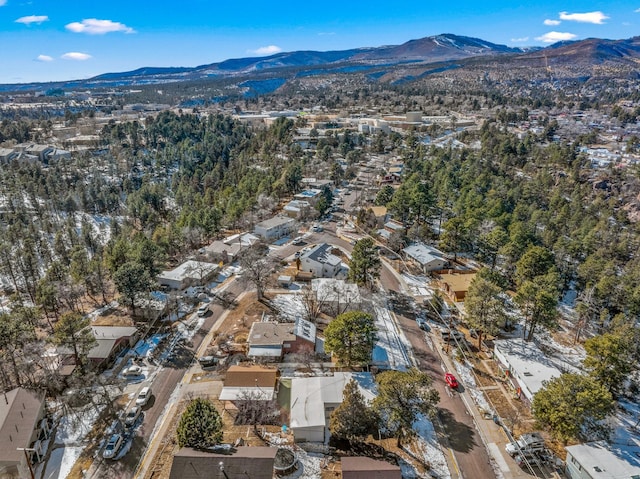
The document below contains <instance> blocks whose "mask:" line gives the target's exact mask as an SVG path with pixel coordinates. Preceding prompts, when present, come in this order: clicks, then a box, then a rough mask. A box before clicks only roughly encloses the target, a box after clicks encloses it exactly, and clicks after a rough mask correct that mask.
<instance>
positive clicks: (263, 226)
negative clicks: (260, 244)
mask: <svg viewBox="0 0 640 479" xmlns="http://www.w3.org/2000/svg"><path fill="white" fill-rule="evenodd" d="M295 224H296V221H295V220H294V219H293V218H289V217H287V216H282V215H277V216H274V217H273V218H269V219H268V220H264V221H261V222H260V223H258V224H257V225H256V226H255V227H254V230H253V232H254V233H255V234H256V235H258V236H260V237H261V238H264V239H265V240H266V241H275V240H277V239H280V238H282V237H283V236H287V235H289V234H291V232H293V230H294V228H295Z"/></svg>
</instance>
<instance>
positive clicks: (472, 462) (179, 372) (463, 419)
mask: <svg viewBox="0 0 640 479" xmlns="http://www.w3.org/2000/svg"><path fill="white" fill-rule="evenodd" d="M323 226H324V231H323V232H319V233H311V234H309V235H307V236H306V238H305V244H302V245H298V246H295V245H292V244H290V243H289V244H286V245H284V246H281V247H278V248H276V249H274V250H272V251H271V255H272V256H273V257H274V258H278V259H284V258H287V257H289V256H291V255H293V254H294V253H295V252H296V251H299V250H301V249H302V248H303V247H305V246H306V245H309V244H316V243H321V242H327V243H330V244H334V245H336V246H339V247H341V248H342V249H344V250H346V251H348V252H350V251H351V250H352V248H353V246H352V245H351V244H350V242H348V241H345V240H343V239H341V238H339V237H337V236H336V234H335V228H336V224H335V222H330V223H324V224H323ZM380 284H381V285H382V287H383V288H384V289H385V290H386V291H389V292H395V294H394V298H396V299H395V300H394V301H393V305H394V312H395V314H396V317H397V318H398V326H399V327H400V328H401V329H402V330H403V332H404V334H405V336H406V337H407V338H408V339H409V341H410V343H411V346H412V348H413V352H414V355H415V357H416V359H417V361H418V365H419V368H420V369H421V370H422V371H425V372H427V373H429V374H430V375H431V376H432V377H433V378H434V387H435V388H436V390H437V391H438V392H439V394H440V403H439V405H438V406H439V409H440V412H439V415H438V416H439V420H440V423H441V424H442V431H441V433H442V434H441V436H442V435H443V436H444V438H443V437H441V438H440V439H441V440H442V439H444V445H445V446H447V447H449V448H450V450H451V452H452V453H453V455H454V456H455V462H456V463H457V465H458V467H459V471H451V472H452V476H453V477H463V478H475V477H478V478H480V477H481V478H491V477H495V474H494V472H493V470H492V468H491V467H490V465H489V457H488V455H487V451H486V449H485V448H484V446H483V444H482V442H481V440H480V438H479V436H478V434H477V432H476V430H475V427H474V424H473V418H472V416H470V415H469V413H468V412H467V410H466V408H465V405H464V403H463V402H462V399H461V398H460V397H459V395H458V394H457V393H455V392H453V393H452V392H451V391H450V389H449V388H448V387H447V386H446V384H445V383H444V379H443V375H444V371H443V370H442V367H441V365H440V364H441V363H440V359H439V357H438V354H437V352H436V351H434V350H432V349H431V348H430V347H429V346H428V345H427V342H426V341H425V333H424V332H423V331H422V330H420V329H419V328H418V326H417V323H416V321H415V316H414V314H415V306H412V305H411V303H410V302H408V298H406V297H403V295H402V293H401V288H400V285H399V283H398V280H397V278H396V276H395V275H394V274H393V273H392V272H391V271H390V270H389V268H388V266H387V265H386V264H385V263H384V262H383V267H382V270H381V276H380ZM244 289H245V286H244V285H243V284H241V281H238V280H237V279H235V278H234V279H232V281H231V283H230V284H229V285H228V286H227V288H226V292H227V293H226V294H227V295H228V297H229V298H230V299H233V298H236V297H237V296H238V295H239V294H240V293H241V292H242V291H244ZM210 310H211V312H210V313H209V314H208V316H207V317H206V319H205V322H204V324H203V326H202V327H201V328H200V330H199V331H198V332H197V333H196V334H195V335H194V337H193V340H192V341H191V343H190V344H188V345H184V344H181V345H178V346H177V347H176V350H175V354H174V357H173V359H172V360H170V361H169V362H168V363H167V364H165V365H164V366H163V367H162V368H161V369H160V370H159V371H158V373H157V375H156V376H155V379H154V380H153V384H152V391H153V397H152V399H151V401H150V402H149V403H148V404H147V406H145V407H144V413H145V415H144V420H143V422H142V424H141V425H140V426H139V427H138V429H137V431H136V437H135V439H134V441H133V444H132V447H131V450H130V451H129V452H128V453H127V455H126V456H125V457H123V458H122V459H121V460H119V461H112V460H105V459H102V458H100V459H98V461H99V462H98V464H97V469H96V470H95V472H94V473H93V474H92V475H91V477H93V478H119V479H130V478H132V477H133V474H134V472H135V470H136V467H137V465H138V462H139V461H140V458H142V457H143V455H144V451H145V449H146V447H147V444H148V442H149V438H150V436H151V433H152V431H153V429H154V427H155V425H156V423H157V422H158V420H159V419H160V417H161V414H162V412H163V411H164V409H165V406H166V405H167V403H168V402H169V398H170V396H171V394H172V393H173V392H174V390H175V388H176V386H177V384H178V383H179V382H180V380H181V379H182V377H183V376H184V373H185V372H186V370H187V368H188V367H189V364H190V363H191V361H192V360H193V354H194V351H197V349H198V347H199V346H200V344H201V343H202V341H203V339H204V337H205V336H206V334H207V332H208V331H209V330H210V329H211V327H212V326H213V325H214V323H215V322H216V320H217V319H218V318H219V317H220V316H221V315H222V313H223V311H224V306H222V305H221V304H217V303H215V302H212V303H211V306H210ZM436 344H437V343H436ZM436 347H437V346H436ZM142 386H143V385H141V386H140V387H142ZM94 466H95V464H94Z"/></svg>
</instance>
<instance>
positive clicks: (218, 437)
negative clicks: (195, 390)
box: [176, 398, 222, 449]
mask: <svg viewBox="0 0 640 479" xmlns="http://www.w3.org/2000/svg"><path fill="white" fill-rule="evenodd" d="M176 433H177V437H178V445H179V446H180V447H192V448H194V449H206V448H208V447H212V446H215V445H216V444H218V443H220V441H222V418H221V417H220V414H219V413H218V410H217V409H216V407H215V405H214V404H213V403H212V402H211V401H209V400H208V399H203V398H196V399H194V400H193V401H191V402H190V403H189V405H188V406H187V408H186V409H185V411H184V413H182V417H180V422H179V423H178V429H177V431H176Z"/></svg>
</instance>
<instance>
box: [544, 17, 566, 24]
mask: <svg viewBox="0 0 640 479" xmlns="http://www.w3.org/2000/svg"><path fill="white" fill-rule="evenodd" d="M543 23H544V24H545V25H560V24H561V23H562V22H561V21H560V20H551V19H550V18H547V19H546V20H545V21H544V22H543Z"/></svg>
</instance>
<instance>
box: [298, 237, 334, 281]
mask: <svg viewBox="0 0 640 479" xmlns="http://www.w3.org/2000/svg"><path fill="white" fill-rule="evenodd" d="M332 250H333V246H331V245H329V244H327V243H320V244H318V245H316V246H314V247H313V248H311V249H310V250H307V251H305V252H304V253H302V254H301V255H300V263H299V264H300V268H299V269H300V271H304V272H307V273H312V274H313V276H314V277H316V278H335V276H336V275H337V274H338V273H339V272H340V270H341V269H342V260H341V259H340V258H339V257H338V256H336V255H334V254H332Z"/></svg>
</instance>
